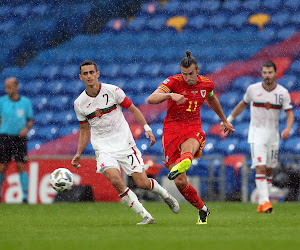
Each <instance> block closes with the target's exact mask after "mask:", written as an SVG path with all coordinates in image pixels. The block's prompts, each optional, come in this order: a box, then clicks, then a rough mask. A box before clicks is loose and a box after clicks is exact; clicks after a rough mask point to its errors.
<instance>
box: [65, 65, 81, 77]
mask: <svg viewBox="0 0 300 250" xmlns="http://www.w3.org/2000/svg"><path fill="white" fill-rule="evenodd" d="M79 73H80V72H79V67H78V65H76V64H71V65H66V66H64V67H63V68H62V69H61V76H62V77H63V78H64V79H66V80H73V79H75V78H78V75H79Z"/></svg>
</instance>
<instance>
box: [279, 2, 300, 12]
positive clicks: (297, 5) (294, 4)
mask: <svg viewBox="0 0 300 250" xmlns="http://www.w3.org/2000/svg"><path fill="white" fill-rule="evenodd" d="M283 5H284V7H286V8H287V9H289V10H291V11H294V12H297V10H298V9H300V1H298V0H285V1H283Z"/></svg>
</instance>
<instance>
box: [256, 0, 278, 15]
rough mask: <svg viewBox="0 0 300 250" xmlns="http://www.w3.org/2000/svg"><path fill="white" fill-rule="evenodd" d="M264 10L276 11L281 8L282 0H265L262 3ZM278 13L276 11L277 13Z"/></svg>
mask: <svg viewBox="0 0 300 250" xmlns="http://www.w3.org/2000/svg"><path fill="white" fill-rule="evenodd" d="M261 5H262V8H263V9H264V10H269V11H271V13H274V12H275V13H276V12H277V10H278V9H280V8H281V0H264V1H262V3H261ZM277 14H278V13H276V15H277Z"/></svg>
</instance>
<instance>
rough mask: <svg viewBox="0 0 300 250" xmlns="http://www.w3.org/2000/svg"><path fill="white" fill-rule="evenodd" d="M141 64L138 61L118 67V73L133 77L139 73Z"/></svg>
mask: <svg viewBox="0 0 300 250" xmlns="http://www.w3.org/2000/svg"><path fill="white" fill-rule="evenodd" d="M140 68H141V65H140V64H139V63H131V64H128V65H126V66H124V67H122V68H120V71H119V74H120V75H121V76H124V77H128V78H135V77H136V76H138V74H139V70H140Z"/></svg>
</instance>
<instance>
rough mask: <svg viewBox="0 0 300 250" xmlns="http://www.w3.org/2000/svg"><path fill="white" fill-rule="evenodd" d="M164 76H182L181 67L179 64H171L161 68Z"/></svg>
mask: <svg viewBox="0 0 300 250" xmlns="http://www.w3.org/2000/svg"><path fill="white" fill-rule="evenodd" d="M161 72H162V75H165V76H172V75H177V74H180V65H179V63H177V62H176V63H170V64H166V65H164V66H163V68H161Z"/></svg>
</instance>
